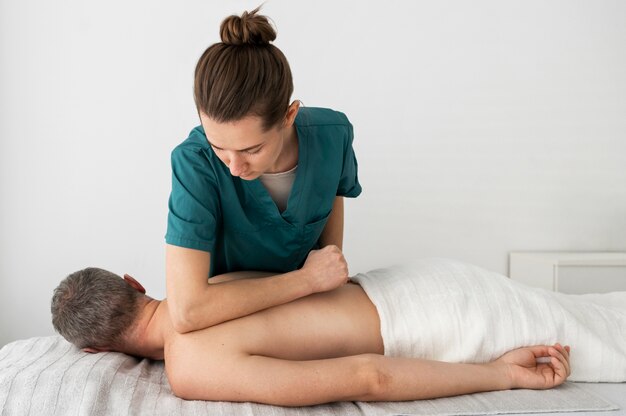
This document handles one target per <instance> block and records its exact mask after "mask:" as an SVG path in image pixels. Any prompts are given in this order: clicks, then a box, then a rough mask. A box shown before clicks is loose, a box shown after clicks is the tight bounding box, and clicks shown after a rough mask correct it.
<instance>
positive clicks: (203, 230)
mask: <svg viewBox="0 0 626 416" xmlns="http://www.w3.org/2000/svg"><path fill="white" fill-rule="evenodd" d="M295 126H296V131H297V135H298V144H299V147H298V169H297V170H296V178H295V180H294V183H293V187H292V190H291V194H290V195H289V199H288V201H287V208H286V209H285V211H283V212H282V213H281V212H280V211H279V210H278V207H277V206H276V204H275V203H274V201H273V200H272V197H271V196H270V194H269V193H268V191H267V190H266V188H265V187H264V186H263V184H262V183H261V181H260V180H259V179H258V178H257V179H254V180H251V181H246V180H243V179H241V178H239V177H235V176H232V175H231V174H230V170H229V169H228V167H227V166H226V165H225V164H224V163H223V162H222V161H221V160H220V159H219V158H218V157H217V156H216V155H215V153H214V152H213V149H212V148H211V146H210V145H209V143H208V141H207V138H206V136H205V134H204V130H203V128H202V126H198V127H196V128H194V129H193V130H192V131H191V133H190V134H189V137H188V138H187V139H186V140H185V141H184V142H182V143H181V144H180V145H178V146H177V147H176V148H175V149H174V150H173V151H172V154H171V162H172V192H171V194H170V199H169V213H168V218H167V233H166V235H165V241H166V242H167V243H168V244H172V245H175V246H180V247H186V248H192V249H197V250H203V251H207V252H210V253H211V271H210V274H209V276H215V275H218V274H222V273H227V272H233V271H239V270H263V271H269V272H279V273H286V272H289V271H292V270H295V269H297V268H299V267H301V266H302V265H303V264H304V261H305V260H306V257H307V255H308V253H309V252H310V251H311V250H312V249H316V248H319V245H318V239H319V237H320V234H321V233H322V230H323V229H324V226H325V225H326V221H327V220H328V217H329V215H330V212H331V210H332V207H333V202H334V200H335V196H344V197H352V198H354V197H357V196H358V195H359V194H360V193H361V185H360V184H359V180H358V177H357V168H358V165H357V160H356V157H355V154H354V150H353V148H352V140H353V130H352V124H350V122H349V121H348V118H347V117H346V116H345V114H343V113H341V112H338V111H334V110H330V109H326V108H314V107H301V108H300V109H299V111H298V114H297V116H296V119H295Z"/></svg>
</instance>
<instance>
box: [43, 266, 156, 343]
mask: <svg viewBox="0 0 626 416" xmlns="http://www.w3.org/2000/svg"><path fill="white" fill-rule="evenodd" d="M144 293H145V289H144V288H143V287H142V286H141V284H140V283H139V282H137V281H136V280H135V279H133V278H132V277H130V276H128V275H124V278H123V279H122V278H121V277H120V276H118V275H116V274H114V273H111V272H109V271H106V270H103V269H98V268H96V267H88V268H86V269H83V270H79V271H77V272H74V273H72V274H70V275H69V276H67V277H66V278H65V279H64V280H63V281H62V282H61V283H60V284H59V286H58V287H57V288H56V289H55V290H54V294H53V296H52V305H51V311H52V325H53V326H54V329H55V330H56V331H57V332H58V333H59V334H61V335H62V336H63V337H64V338H65V339H66V340H68V341H69V342H71V343H72V344H74V345H76V346H77V347H79V348H87V349H93V348H95V349H100V350H107V349H113V350H121V349H122V347H123V345H124V337H125V335H126V334H127V333H128V331H129V329H130V328H131V327H132V325H133V323H134V322H135V319H136V318H137V315H138V312H139V308H140V306H141V300H142V299H143V298H144V297H145V295H144Z"/></svg>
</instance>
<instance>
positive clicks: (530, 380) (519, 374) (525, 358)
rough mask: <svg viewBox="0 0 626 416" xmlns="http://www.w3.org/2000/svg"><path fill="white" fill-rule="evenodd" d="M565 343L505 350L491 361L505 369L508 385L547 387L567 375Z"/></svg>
mask: <svg viewBox="0 0 626 416" xmlns="http://www.w3.org/2000/svg"><path fill="white" fill-rule="evenodd" d="M569 351H570V348H569V346H565V347H563V346H562V345H561V344H558V343H557V344H554V345H552V346H548V345H537V346H534V347H524V348H518V349H515V350H512V351H509V352H507V353H506V354H504V355H503V356H502V357H500V358H498V359H497V360H496V361H494V362H493V363H492V364H495V365H502V366H503V368H504V369H505V370H506V372H507V374H508V376H509V378H510V381H511V388H522V389H549V388H552V387H555V386H558V385H559V384H562V383H563V382H564V381H565V380H566V379H567V377H568V376H569V375H570V373H571V370H570V364H569Z"/></svg>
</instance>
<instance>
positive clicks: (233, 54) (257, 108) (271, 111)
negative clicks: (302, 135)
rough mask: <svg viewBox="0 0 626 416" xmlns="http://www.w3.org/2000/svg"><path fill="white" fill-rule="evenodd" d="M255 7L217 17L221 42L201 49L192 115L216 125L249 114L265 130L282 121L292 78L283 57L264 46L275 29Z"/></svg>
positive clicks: (290, 91) (287, 105)
mask: <svg viewBox="0 0 626 416" xmlns="http://www.w3.org/2000/svg"><path fill="white" fill-rule="evenodd" d="M260 8H261V6H259V7H257V8H256V9H254V10H252V11H251V12H243V14H242V15H241V16H237V15H232V16H228V17H227V18H226V19H224V20H223V21H222V24H221V26H220V36H221V38H222V42H220V43H215V44H213V45H211V46H210V47H209V48H208V49H207V50H205V51H204V53H203V54H202V56H201V57H200V59H199V60H198V64H197V65H196V70H195V77H194V100H195V103H196V108H197V110H198V113H200V112H202V113H204V114H206V115H207V116H208V117H209V118H211V119H213V120H215V121H217V122H219V123H224V122H231V121H237V120H240V119H242V118H244V117H246V116H249V115H254V116H258V117H260V118H261V119H262V120H263V129H264V130H265V131H267V130H269V129H270V128H272V127H274V126H276V125H277V124H278V123H279V122H281V121H282V120H283V119H284V117H285V115H286V113H287V108H288V107H289V99H290V97H291V94H292V93H293V80H292V77H291V69H290V68H289V63H288V62H287V58H285V55H283V53H282V52H281V51H280V50H279V49H278V48H277V47H275V46H274V45H271V44H270V42H271V41H273V40H274V39H276V31H275V30H274V28H273V27H272V26H271V25H270V23H269V21H268V18H267V17H266V16H262V15H258V14H257V12H258V11H259V9H260Z"/></svg>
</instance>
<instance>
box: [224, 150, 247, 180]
mask: <svg viewBox="0 0 626 416" xmlns="http://www.w3.org/2000/svg"><path fill="white" fill-rule="evenodd" d="M244 164H245V163H244V161H243V158H242V157H241V156H239V155H238V154H234V155H231V157H230V163H229V164H228V168H229V169H230V174H231V175H233V176H239V175H241V174H242V173H243V171H244Z"/></svg>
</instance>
